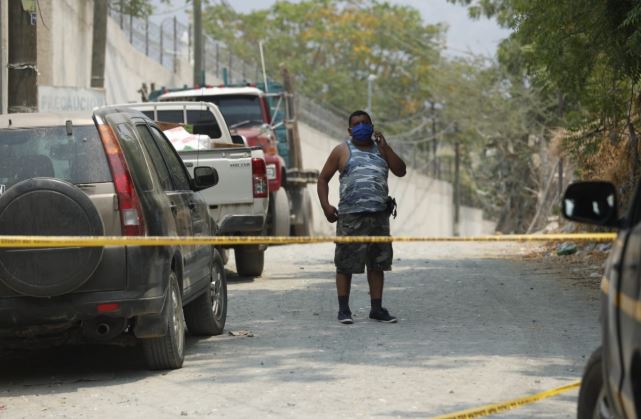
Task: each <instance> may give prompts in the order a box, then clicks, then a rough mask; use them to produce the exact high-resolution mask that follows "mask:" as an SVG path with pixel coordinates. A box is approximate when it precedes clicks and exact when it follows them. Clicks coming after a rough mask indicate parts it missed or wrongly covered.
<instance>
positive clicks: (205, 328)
mask: <svg viewBox="0 0 641 419" xmlns="http://www.w3.org/2000/svg"><path fill="white" fill-rule="evenodd" d="M185 320H186V321H187V330H189V333H190V334H192V335H194V336H214V335H220V334H221V333H223V330H224V329H225V321H226V320H227V278H226V277H225V268H224V266H223V259H222V257H221V256H220V254H218V252H217V251H215V252H214V262H213V264H212V267H211V282H210V284H209V286H208V287H207V290H206V291H205V292H204V293H203V294H202V295H201V296H200V297H198V298H197V299H195V300H194V301H192V302H191V303H189V304H188V305H187V306H186V307H185Z"/></svg>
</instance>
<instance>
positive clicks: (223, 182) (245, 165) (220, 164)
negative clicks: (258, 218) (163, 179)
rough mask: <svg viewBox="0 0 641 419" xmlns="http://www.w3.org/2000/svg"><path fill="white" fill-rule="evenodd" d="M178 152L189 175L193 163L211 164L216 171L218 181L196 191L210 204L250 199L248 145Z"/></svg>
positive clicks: (246, 201) (252, 198) (209, 165)
mask: <svg viewBox="0 0 641 419" xmlns="http://www.w3.org/2000/svg"><path fill="white" fill-rule="evenodd" d="M178 154H179V155H180V157H181V158H182V159H183V162H184V163H185V166H186V167H187V170H189V174H190V176H192V177H193V176H194V168H195V167H197V166H208V167H213V168H214V169H216V171H217V172H218V176H219V178H220V180H219V181H218V184H217V185H216V186H214V187H211V188H208V189H205V190H202V191H201V192H200V193H201V194H202V195H203V196H204V198H205V200H206V201H207V202H208V203H209V205H210V206H215V205H226V204H244V203H249V204H250V203H252V202H253V201H254V193H253V187H252V161H251V149H249V148H224V149H216V150H200V151H180V152H179V153H178Z"/></svg>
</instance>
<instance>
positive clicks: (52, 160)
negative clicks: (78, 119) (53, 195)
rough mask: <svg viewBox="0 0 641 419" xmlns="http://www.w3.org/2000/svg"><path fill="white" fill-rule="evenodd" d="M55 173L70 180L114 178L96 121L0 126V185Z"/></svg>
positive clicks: (73, 181) (105, 180) (12, 183)
mask: <svg viewBox="0 0 641 419" xmlns="http://www.w3.org/2000/svg"><path fill="white" fill-rule="evenodd" d="M33 177H55V178H58V179H63V180H66V181H68V182H71V183H75V184H78V183H102V182H111V172H110V171H109V165H108V163H107V158H106V156H105V151H104V148H103V146H102V142H101V141H100V136H99V135H98V130H97V129H96V127H95V126H94V125H84V126H75V127H73V129H72V134H71V135H67V130H66V128H65V127H64V126H61V127H45V128H28V129H27V128H25V129H2V130H0V189H7V188H9V187H11V186H12V185H14V184H15V183H18V182H20V181H23V180H25V179H29V178H33Z"/></svg>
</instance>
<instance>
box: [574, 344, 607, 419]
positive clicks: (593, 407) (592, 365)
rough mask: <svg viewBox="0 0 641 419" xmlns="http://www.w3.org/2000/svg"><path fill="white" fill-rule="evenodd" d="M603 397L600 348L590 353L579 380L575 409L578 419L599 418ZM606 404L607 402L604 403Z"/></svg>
mask: <svg viewBox="0 0 641 419" xmlns="http://www.w3.org/2000/svg"><path fill="white" fill-rule="evenodd" d="M604 398H605V388H604V386H603V356H602V350H601V348H599V349H597V350H596V351H594V352H593V353H592V356H590V359H589V360H588V363H587V365H586V366H585V371H584V372H583V379H582V380H581V389H580V390H579V401H578V409H577V418H578V419H595V418H600V417H601V416H600V414H599V411H598V409H599V408H600V406H599V404H600V403H601V402H602V400H604ZM606 406H607V403H606Z"/></svg>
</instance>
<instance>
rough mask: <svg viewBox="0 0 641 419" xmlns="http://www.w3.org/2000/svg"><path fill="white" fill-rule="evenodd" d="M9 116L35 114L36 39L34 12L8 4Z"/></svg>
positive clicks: (20, 6)
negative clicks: (23, 113)
mask: <svg viewBox="0 0 641 419" xmlns="http://www.w3.org/2000/svg"><path fill="white" fill-rule="evenodd" d="M8 6H9V13H8V17H9V63H8V67H9V77H8V81H9V89H8V93H9V106H8V108H9V109H8V110H9V113H16V112H38V67H37V63H38V48H37V46H38V37H37V32H36V23H37V19H36V17H37V15H36V14H35V11H28V10H24V9H23V2H21V1H10V2H9V4H8Z"/></svg>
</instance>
